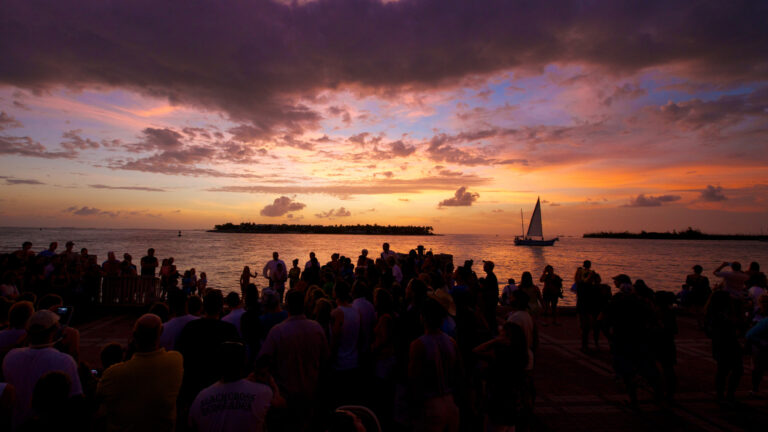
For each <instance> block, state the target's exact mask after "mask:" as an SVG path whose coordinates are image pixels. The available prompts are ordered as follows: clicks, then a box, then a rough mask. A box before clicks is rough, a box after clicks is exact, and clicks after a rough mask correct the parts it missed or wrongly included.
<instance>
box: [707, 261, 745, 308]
mask: <svg viewBox="0 0 768 432" xmlns="http://www.w3.org/2000/svg"><path fill="white" fill-rule="evenodd" d="M728 266H730V267H731V270H732V271H729V272H725V271H721V270H723V268H725V267H728ZM714 273H715V276H717V277H719V278H722V279H723V290H725V291H727V292H728V294H730V295H731V297H732V298H737V299H743V298H745V296H746V290H747V287H746V286H745V285H744V283H745V282H747V279H749V275H747V274H746V273H744V272H743V271H741V263H739V262H737V261H734V262H732V263H727V262H724V263H722V264H720V267H718V268H716V269H715V271H714Z"/></svg>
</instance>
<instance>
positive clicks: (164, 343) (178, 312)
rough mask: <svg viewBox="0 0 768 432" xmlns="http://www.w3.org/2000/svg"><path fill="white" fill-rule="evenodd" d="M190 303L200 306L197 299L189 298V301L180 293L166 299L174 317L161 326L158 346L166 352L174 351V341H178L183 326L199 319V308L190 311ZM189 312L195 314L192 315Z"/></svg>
mask: <svg viewBox="0 0 768 432" xmlns="http://www.w3.org/2000/svg"><path fill="white" fill-rule="evenodd" d="M192 299H194V300H192ZM190 302H194V303H198V304H200V299H199V298H198V297H190V300H187V296H186V295H184V294H183V293H180V292H179V293H174V294H172V295H170V296H169V297H168V305H169V306H170V307H171V314H173V316H174V317H173V318H171V319H170V320H168V322H167V323H165V324H164V325H163V332H162V334H161V335H160V346H161V347H163V348H165V350H166V351H172V350H175V349H176V341H177V340H178V339H179V335H180V334H181V331H182V330H183V329H184V326H185V325H187V323H189V322H190V321H194V320H196V319H199V318H200V317H199V316H198V314H199V312H200V307H199V306H195V310H194V311H190V310H189V303H190ZM189 312H195V313H194V314H192V313H189Z"/></svg>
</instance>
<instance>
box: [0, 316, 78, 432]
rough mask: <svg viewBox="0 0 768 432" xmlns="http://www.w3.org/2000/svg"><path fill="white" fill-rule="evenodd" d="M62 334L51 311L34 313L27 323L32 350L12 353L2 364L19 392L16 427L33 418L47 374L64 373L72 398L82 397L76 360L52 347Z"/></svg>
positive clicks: (7, 378) (57, 317)
mask: <svg viewBox="0 0 768 432" xmlns="http://www.w3.org/2000/svg"><path fill="white" fill-rule="evenodd" d="M59 330H60V326H59V316H58V315H56V314H55V313H53V312H51V311H49V310H39V311H37V312H35V313H34V314H33V315H32V317H30V318H29V321H28V322H27V340H28V342H29V346H28V347H25V348H15V349H12V350H11V351H10V352H9V353H8V354H7V355H6V356H5V359H4V360H3V376H4V377H5V379H6V380H7V382H8V383H9V384H11V385H13V387H14V388H15V389H16V409H15V412H14V416H13V419H14V423H15V424H16V425H19V424H21V423H23V422H24V421H26V420H27V419H28V418H29V417H30V413H31V408H32V394H33V391H34V388H35V384H36V383H37V381H38V379H40V378H41V377H42V376H43V375H45V374H46V373H48V372H52V371H61V372H64V373H65V374H66V375H67V376H68V377H69V380H70V382H71V387H70V389H69V396H77V395H80V394H82V393H83V390H82V387H81V385H80V378H79V376H78V374H77V363H76V362H75V359H74V358H72V356H70V355H69V354H64V353H62V352H59V351H58V350H56V349H55V348H53V347H52V345H53V341H54V337H55V336H56V335H57V334H58V333H59Z"/></svg>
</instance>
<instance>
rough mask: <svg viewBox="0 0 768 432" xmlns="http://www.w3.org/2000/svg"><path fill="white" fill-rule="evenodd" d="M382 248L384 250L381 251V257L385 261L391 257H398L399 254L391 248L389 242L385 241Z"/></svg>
mask: <svg viewBox="0 0 768 432" xmlns="http://www.w3.org/2000/svg"><path fill="white" fill-rule="evenodd" d="M381 249H382V250H383V251H382V252H381V259H383V260H384V261H386V260H387V258H389V257H393V258H397V254H396V253H395V252H394V251H391V250H389V243H384V244H383V245H381Z"/></svg>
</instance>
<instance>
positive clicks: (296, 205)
mask: <svg viewBox="0 0 768 432" xmlns="http://www.w3.org/2000/svg"><path fill="white" fill-rule="evenodd" d="M306 206H307V205H306V204H304V203H300V202H296V201H294V200H292V199H291V198H288V197H287V196H281V197H280V198H275V201H274V202H273V203H272V204H267V205H266V206H265V207H264V208H263V209H261V212H260V213H259V214H261V215H262V216H268V217H278V216H282V215H284V214H286V213H288V212H294V211H299V210H301V209H303V208H304V207H306Z"/></svg>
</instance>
